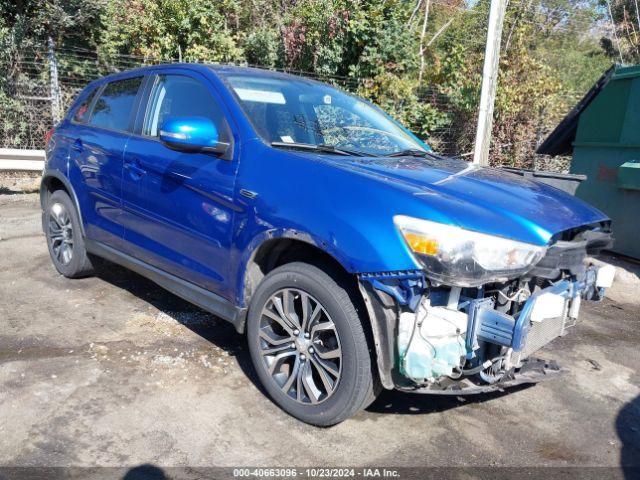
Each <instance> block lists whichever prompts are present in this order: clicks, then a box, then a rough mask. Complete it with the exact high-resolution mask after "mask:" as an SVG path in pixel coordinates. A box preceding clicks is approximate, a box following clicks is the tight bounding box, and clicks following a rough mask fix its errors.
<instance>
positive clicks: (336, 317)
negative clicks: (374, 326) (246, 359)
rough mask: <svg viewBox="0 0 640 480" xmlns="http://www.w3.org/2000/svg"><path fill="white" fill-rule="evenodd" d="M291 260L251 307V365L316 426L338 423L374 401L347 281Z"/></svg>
mask: <svg viewBox="0 0 640 480" xmlns="http://www.w3.org/2000/svg"><path fill="white" fill-rule="evenodd" d="M334 277H335V276H331V275H329V274H327V273H326V272H324V271H323V270H321V269H319V268H317V267H315V266H312V265H308V264H305V263H298V262H296V263H290V264H286V265H284V266H282V267H279V268H277V269H275V270H274V271H273V272H271V273H269V275H267V276H266V277H265V278H264V280H263V281H262V283H261V284H260V285H259V286H258V288H257V290H256V292H255V294H254V295H253V298H252V300H251V305H250V307H249V314H248V318H247V336H248V342H249V350H250V352H251V358H252V360H253V365H254V367H255V369H256V371H257V373H258V376H259V377H260V381H261V382H262V384H263V385H264V387H265V389H266V390H267V392H268V393H269V395H270V396H271V398H272V399H273V400H274V401H275V403H277V404H278V405H279V406H280V407H281V408H282V409H283V410H285V411H286V412H287V413H289V414H291V415H293V416H294V417H296V418H298V419H300V420H302V421H304V422H306V423H310V424H313V425H319V426H329V425H335V424H336V423H339V422H341V421H343V420H345V419H346V418H348V417H350V416H351V415H353V414H354V413H356V412H357V411H358V410H360V409H362V408H364V407H366V406H367V404H368V403H370V402H371V398H372V392H373V378H372V371H371V356H370V353H369V347H368V344H367V339H366V336H365V333H364V329H363V327H362V323H361V318H360V316H359V313H358V310H357V308H356V306H355V304H354V301H353V300H352V298H351V296H350V291H349V287H348V286H346V285H344V282H340V281H339V279H338V278H334Z"/></svg>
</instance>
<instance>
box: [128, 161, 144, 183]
mask: <svg viewBox="0 0 640 480" xmlns="http://www.w3.org/2000/svg"><path fill="white" fill-rule="evenodd" d="M124 169H125V170H128V171H129V175H131V177H132V178H133V179H134V180H140V178H142V177H143V176H144V175H145V174H146V173H147V171H146V170H145V169H144V168H142V167H141V166H140V161H138V160H127V161H125V162H124Z"/></svg>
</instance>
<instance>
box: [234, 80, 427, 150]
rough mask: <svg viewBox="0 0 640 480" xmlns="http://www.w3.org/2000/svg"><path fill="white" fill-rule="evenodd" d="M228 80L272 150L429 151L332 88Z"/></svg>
mask: <svg viewBox="0 0 640 480" xmlns="http://www.w3.org/2000/svg"><path fill="white" fill-rule="evenodd" d="M224 78H225V80H226V82H227V84H228V85H229V87H230V88H231V90H232V91H233V92H235V94H236V96H237V98H238V99H239V102H240V105H241V106H242V108H243V110H244V111H245V113H246V115H247V116H248V117H249V119H250V121H251V123H252V124H253V126H254V128H255V129H256V130H257V132H258V134H259V135H260V136H261V137H262V138H263V139H264V140H265V142H267V143H269V144H271V145H273V146H276V147H280V148H296V147H298V148H307V149H314V148H315V149H316V150H317V151H322V152H325V153H332V148H333V149H340V150H341V153H343V154H344V153H345V152H346V153H347V154H366V155H388V154H391V153H396V152H401V151H407V150H413V151H428V150H429V147H428V146H427V145H426V144H424V143H423V142H422V141H420V140H419V139H418V138H416V137H415V136H414V135H412V134H411V133H409V132H408V131H407V130H405V129H404V128H402V127H401V126H400V125H399V124H398V123H396V122H395V121H393V120H392V119H391V118H390V117H389V116H388V115H386V114H385V113H384V112H382V111H381V110H380V109H378V108H377V107H374V106H373V105H371V104H370V103H368V102H365V101H364V100H361V99H359V98H357V97H355V96H352V95H348V94H346V93H343V92H341V91H339V90H337V89H335V88H332V87H330V86H328V85H324V84H321V83H317V82H313V81H310V80H307V79H304V78H300V79H296V78H293V79H281V78H277V77H268V76H263V75H256V74H244V73H242V74H238V73H233V74H227V75H225V76H224ZM333 152H335V150H333Z"/></svg>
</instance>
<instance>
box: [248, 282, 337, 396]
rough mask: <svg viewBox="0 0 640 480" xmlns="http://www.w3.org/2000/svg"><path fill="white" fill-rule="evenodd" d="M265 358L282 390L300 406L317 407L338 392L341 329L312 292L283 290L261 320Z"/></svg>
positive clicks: (261, 335)
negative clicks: (338, 330) (337, 328)
mask: <svg viewBox="0 0 640 480" xmlns="http://www.w3.org/2000/svg"><path fill="white" fill-rule="evenodd" d="M259 336H260V338H259V344H260V355H261V357H262V364H263V366H264V368H265V369H266V371H267V373H268V374H269V375H270V376H271V378H272V379H273V380H274V381H275V383H276V384H277V385H278V386H279V387H280V390H282V392H283V393H284V394H285V395H287V396H288V397H290V398H292V399H294V400H295V401H297V402H298V403H302V404H310V405H315V404H319V403H322V402H324V401H325V400H327V399H328V398H329V397H331V395H333V393H334V392H335V391H336V388H337V386H338V383H339V381H340V376H341V369H342V349H341V347H340V338H339V337H338V332H337V330H336V326H335V324H334V322H333V320H332V319H331V317H330V316H329V314H328V313H327V311H326V309H325V308H324V307H323V306H322V304H321V303H320V302H319V301H318V300H317V299H315V298H314V297H313V296H311V295H309V294H308V293H307V292H305V291H303V290H299V289H295V288H283V289H281V290H278V291H277V292H275V293H274V294H273V295H271V297H269V299H268V300H267V302H266V304H265V306H264V308H263V309H262V313H261V315H260V333H259Z"/></svg>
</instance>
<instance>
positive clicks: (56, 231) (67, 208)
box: [42, 190, 93, 278]
mask: <svg viewBox="0 0 640 480" xmlns="http://www.w3.org/2000/svg"><path fill="white" fill-rule="evenodd" d="M42 222H43V228H44V233H45V236H46V238H47V246H48V247H49V255H50V256H51V261H52V262H53V265H54V266H55V267H56V270H58V272H60V273H61V274H62V275H64V276H65V277H68V278H80V277H85V276H87V275H90V274H91V273H93V266H92V265H91V261H90V259H89V257H88V255H87V251H86V249H85V246H84V239H83V238H82V230H81V229H80V220H79V218H78V214H77V212H76V209H75V207H74V205H73V202H72V201H71V198H70V197H69V195H67V193H66V192H64V191H62V190H56V191H55V192H53V193H52V194H51V195H50V196H49V199H48V201H47V205H46V207H45V211H44V215H43V218H42Z"/></svg>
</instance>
